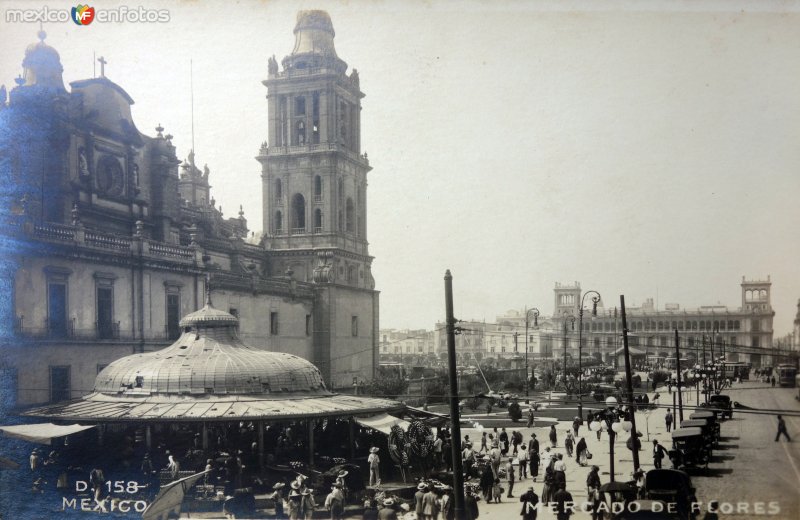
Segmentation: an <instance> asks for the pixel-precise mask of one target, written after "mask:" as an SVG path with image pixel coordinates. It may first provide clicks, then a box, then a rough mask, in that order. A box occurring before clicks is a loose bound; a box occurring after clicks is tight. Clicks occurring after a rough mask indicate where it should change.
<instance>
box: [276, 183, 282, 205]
mask: <svg viewBox="0 0 800 520" xmlns="http://www.w3.org/2000/svg"><path fill="white" fill-rule="evenodd" d="M282 198H283V184H282V183H281V180H280V179H275V200H276V201H278V202H280V200H281V199H282Z"/></svg>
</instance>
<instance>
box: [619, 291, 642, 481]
mask: <svg viewBox="0 0 800 520" xmlns="http://www.w3.org/2000/svg"><path fill="white" fill-rule="evenodd" d="M619 303H620V307H622V348H623V349H624V350H625V379H626V380H627V382H628V409H629V410H631V439H632V440H631V445H632V447H633V450H632V451H633V469H634V471H635V470H637V469H638V468H639V437H638V435H637V434H638V431H637V430H636V412H635V411H634V410H633V380H632V377H631V357H630V353H629V352H628V320H627V318H626V317H625V295H624V294H620V295H619Z"/></svg>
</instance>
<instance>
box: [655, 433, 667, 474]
mask: <svg viewBox="0 0 800 520" xmlns="http://www.w3.org/2000/svg"><path fill="white" fill-rule="evenodd" d="M666 454H667V450H666V448H664V446H662V445H661V444H659V443H658V439H653V466H655V468H656V469H661V461H662V460H663V459H664V455H666Z"/></svg>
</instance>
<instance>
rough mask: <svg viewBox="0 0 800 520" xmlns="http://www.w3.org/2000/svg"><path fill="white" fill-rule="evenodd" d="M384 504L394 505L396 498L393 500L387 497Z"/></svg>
mask: <svg viewBox="0 0 800 520" xmlns="http://www.w3.org/2000/svg"><path fill="white" fill-rule="evenodd" d="M383 505H385V506H393V505H394V500H392V499H391V498H387V499H386V500H384V501H383Z"/></svg>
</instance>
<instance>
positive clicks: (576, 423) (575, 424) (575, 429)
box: [572, 415, 583, 437]
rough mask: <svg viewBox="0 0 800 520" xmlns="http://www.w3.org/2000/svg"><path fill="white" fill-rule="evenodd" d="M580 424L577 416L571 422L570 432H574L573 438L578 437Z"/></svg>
mask: <svg viewBox="0 0 800 520" xmlns="http://www.w3.org/2000/svg"><path fill="white" fill-rule="evenodd" d="M582 422H583V421H581V418H580V417H578V416H577V415H576V416H575V419H573V420H572V431H573V432H575V437H578V430H580V429H581V423H582Z"/></svg>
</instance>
